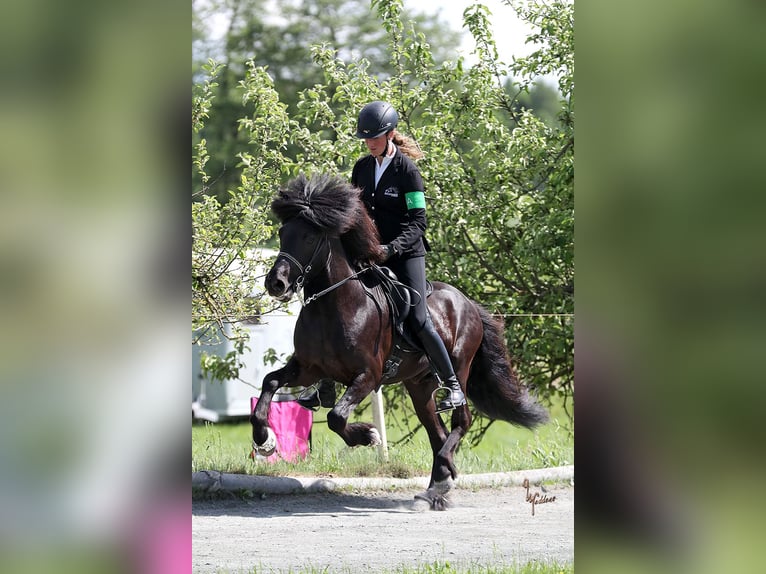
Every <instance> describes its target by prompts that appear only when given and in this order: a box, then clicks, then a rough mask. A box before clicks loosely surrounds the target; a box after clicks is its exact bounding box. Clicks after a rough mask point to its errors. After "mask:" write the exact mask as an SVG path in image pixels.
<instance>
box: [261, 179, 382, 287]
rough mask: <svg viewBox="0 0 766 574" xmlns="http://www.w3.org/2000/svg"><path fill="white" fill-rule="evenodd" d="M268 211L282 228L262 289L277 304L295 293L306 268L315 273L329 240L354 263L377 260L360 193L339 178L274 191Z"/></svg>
mask: <svg viewBox="0 0 766 574" xmlns="http://www.w3.org/2000/svg"><path fill="white" fill-rule="evenodd" d="M271 209H272V211H273V212H274V214H275V215H276V216H277V218H278V219H279V221H281V222H282V227H281V228H280V230H279V241H280V245H279V256H278V257H277V260H276V262H275V263H274V266H273V267H272V268H271V271H269V274H268V275H267V276H266V290H267V291H268V292H269V295H271V296H272V297H275V298H277V299H279V300H280V301H287V300H289V299H290V298H291V297H292V296H293V294H294V293H295V292H296V291H297V290H299V289H300V287H301V285H302V284H303V281H304V280H305V279H306V278H307V277H308V275H309V272H310V269H308V268H310V267H312V266H313V267H314V269H315V270H316V266H315V265H316V264H318V263H319V261H320V255H319V253H320V251H321V252H322V253H324V249H323V248H322V247H323V246H326V245H327V244H328V242H327V241H325V239H326V238H328V237H338V238H340V241H341V244H342V245H343V251H344V254H345V256H346V258H347V259H348V260H349V262H350V263H352V264H353V265H356V264H359V263H365V262H371V261H380V260H381V258H382V252H381V249H380V240H379V238H378V231H377V229H376V228H375V224H374V223H373V222H372V220H371V219H370V217H369V215H368V214H367V211H366V210H365V208H364V205H363V204H362V200H361V197H360V191H359V189H357V188H355V187H354V186H352V185H351V184H350V183H348V182H346V181H345V180H343V179H341V178H340V177H338V176H330V175H315V176H313V177H311V178H308V177H306V176H305V175H299V176H298V177H296V178H295V179H293V180H292V181H290V182H288V183H287V185H286V186H284V187H283V188H282V189H280V190H279V193H278V195H277V197H276V198H275V199H274V201H272V203H271Z"/></svg>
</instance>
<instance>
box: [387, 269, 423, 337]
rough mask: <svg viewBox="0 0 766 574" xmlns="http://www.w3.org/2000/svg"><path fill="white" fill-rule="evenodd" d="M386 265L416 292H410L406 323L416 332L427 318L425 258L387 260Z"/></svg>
mask: <svg viewBox="0 0 766 574" xmlns="http://www.w3.org/2000/svg"><path fill="white" fill-rule="evenodd" d="M387 265H388V267H390V268H391V270H392V271H393V272H394V273H396V276H397V277H398V278H399V281H401V282H402V283H404V284H405V285H407V286H408V287H410V288H412V289H414V290H415V291H416V293H410V295H411V297H410V299H411V300H412V301H411V305H412V307H411V308H410V314H409V316H408V318H407V323H408V324H409V326H410V328H411V329H412V331H413V332H414V333H418V332H419V331H420V330H421V329H422V328H423V327H424V326H425V324H426V320H427V319H428V307H427V306H426V258H425V257H411V258H409V259H400V260H397V261H389V262H388V263H387Z"/></svg>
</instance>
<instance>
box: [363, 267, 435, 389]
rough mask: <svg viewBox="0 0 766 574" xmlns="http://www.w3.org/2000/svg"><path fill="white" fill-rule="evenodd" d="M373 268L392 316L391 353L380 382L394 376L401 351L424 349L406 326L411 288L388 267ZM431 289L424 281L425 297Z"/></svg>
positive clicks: (421, 350)
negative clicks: (392, 340)
mask: <svg viewBox="0 0 766 574" xmlns="http://www.w3.org/2000/svg"><path fill="white" fill-rule="evenodd" d="M373 269H374V270H375V273H376V275H377V277H378V279H379V281H380V286H381V287H382V289H383V293H384V294H385V296H386V300H387V301H388V307H389V310H390V312H391V317H392V320H391V323H392V326H393V330H394V344H393V347H392V350H391V355H390V356H389V357H388V359H387V360H386V364H385V365H384V367H383V379H382V381H381V384H382V383H383V382H385V381H387V380H390V379H393V378H394V377H395V376H396V374H397V373H398V371H399V365H400V363H401V362H402V360H403V357H402V354H403V353H424V352H425V350H424V349H423V345H421V343H420V341H419V340H418V338H417V337H415V336H414V334H413V333H412V332H411V331H410V329H409V328H408V327H407V317H408V316H409V314H410V309H411V308H412V307H413V303H412V293H411V292H412V291H413V290H412V288H411V287H408V286H407V285H405V284H404V283H401V282H400V281H399V279H398V278H397V276H396V274H395V273H394V272H393V271H391V269H390V268H388V267H379V266H377V265H376V266H374V267H373ZM433 290H434V288H433V285H432V284H431V282H430V281H426V298H428V297H429V296H430V295H431V293H433ZM416 296H417V294H416Z"/></svg>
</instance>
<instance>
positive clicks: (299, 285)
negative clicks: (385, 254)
mask: <svg viewBox="0 0 766 574" xmlns="http://www.w3.org/2000/svg"><path fill="white" fill-rule="evenodd" d="M323 243H328V241H327V236H326V235H325V236H323V241H322V242H320V243H318V244H317V246H316V248H315V249H314V253H313V254H312V255H311V259H309V262H308V264H307V265H306V267H305V268H304V267H303V265H301V263H300V261H298V260H297V259H296V258H295V257H293V256H292V255H290V254H289V253H287V252H286V251H280V252H279V253H278V254H277V258H279V257H284V258H285V259H287V260H288V261H289V262H290V263H292V264H293V265H295V266H296V267H297V268H298V271H300V275H299V276H298V277H297V278H296V279H295V281H294V282H293V285H294V289H295V293H296V294H297V293H298V291H300V290H301V289H303V285H304V283H305V282H306V278H307V277H308V275H309V273H310V272H311V268H312V264H313V262H314V259H315V258H316V256H317V254H318V253H319V248H320V247H322V244H323ZM331 256H332V250H328V253H327V261H325V267H327V265H328V264H329V261H330V257H331ZM369 269H371V267H370V266H367V267H364V268H362V269H360V270H359V271H357V272H356V273H352V274H351V275H349V276H348V277H346V278H344V279H341V280H340V281H338V282H337V283H335V284H334V285H330V286H329V287H328V288H327V289H323V290H322V291H320V292H319V293H314V294H313V295H312V296H311V297H309V298H308V299H306V300H305V301H301V304H302V305H303V306H304V307H305V306H306V305H308V304H309V303H311V302H312V301H316V300H317V299H319V298H320V297H322V296H323V295H327V294H328V293H330V292H331V291H334V290H335V289H337V288H338V287H340V286H341V285H343V284H344V283H346V282H348V281H350V280H351V279H356V278H357V277H359V275H361V274H362V273H364V272H365V271H368V270H369Z"/></svg>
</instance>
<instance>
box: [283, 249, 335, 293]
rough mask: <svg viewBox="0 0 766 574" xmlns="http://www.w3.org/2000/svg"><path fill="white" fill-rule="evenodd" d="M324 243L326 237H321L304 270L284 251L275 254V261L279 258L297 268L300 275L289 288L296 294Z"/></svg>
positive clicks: (298, 262)
mask: <svg viewBox="0 0 766 574" xmlns="http://www.w3.org/2000/svg"><path fill="white" fill-rule="evenodd" d="M324 243H327V236H326V235H322V239H321V240H320V241H319V243H317V246H316V247H315V248H314V253H312V254H311V259H309V262H308V263H307V264H306V267H305V268H304V267H303V265H301V262H300V261H298V260H297V259H296V258H295V257H293V256H292V255H290V254H289V253H287V252H286V251H280V252H279V253H277V259H279V258H280V257H284V258H285V259H287V261H289V262H290V263H291V264H292V265H295V266H296V267H297V268H298V271H299V273H300V275H298V277H296V278H295V281H293V282H292V283H291V284H290V287H292V288H293V290H294V291H295V292H296V293H297V292H298V291H300V290H301V289H302V288H303V284H304V283H305V281H306V278H307V277H308V275H309V273H311V266H312V265H313V263H314V259H316V256H317V254H318V253H319V248H320V247H322V245H323V244H324ZM327 259H328V261H329V259H330V254H329V253H328V254H327Z"/></svg>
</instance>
